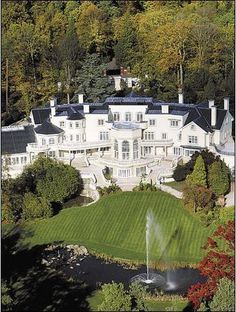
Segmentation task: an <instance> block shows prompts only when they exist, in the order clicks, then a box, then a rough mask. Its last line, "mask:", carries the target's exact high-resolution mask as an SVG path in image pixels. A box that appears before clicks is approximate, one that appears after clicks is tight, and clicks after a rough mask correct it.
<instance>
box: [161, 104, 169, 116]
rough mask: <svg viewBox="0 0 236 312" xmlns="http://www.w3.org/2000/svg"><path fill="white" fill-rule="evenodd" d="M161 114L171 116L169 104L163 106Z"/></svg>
mask: <svg viewBox="0 0 236 312" xmlns="http://www.w3.org/2000/svg"><path fill="white" fill-rule="evenodd" d="M161 113H162V114H169V105H168V104H164V105H161Z"/></svg>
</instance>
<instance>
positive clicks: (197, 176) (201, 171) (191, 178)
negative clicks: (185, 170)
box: [186, 155, 207, 186]
mask: <svg viewBox="0 0 236 312" xmlns="http://www.w3.org/2000/svg"><path fill="white" fill-rule="evenodd" d="M186 181H187V183H188V184H190V185H198V186H207V181H206V169H205V163H204V160H203V158H202V156H201V155H199V156H198V158H197V160H196V162H195V165H194V169H193V172H192V173H191V174H190V175H188V176H187V179H186Z"/></svg>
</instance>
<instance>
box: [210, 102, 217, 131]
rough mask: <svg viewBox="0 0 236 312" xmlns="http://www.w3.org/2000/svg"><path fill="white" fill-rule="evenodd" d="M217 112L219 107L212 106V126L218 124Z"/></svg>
mask: <svg viewBox="0 0 236 312" xmlns="http://www.w3.org/2000/svg"><path fill="white" fill-rule="evenodd" d="M216 113H217V107H216V106H211V126H212V127H215V125H216Z"/></svg>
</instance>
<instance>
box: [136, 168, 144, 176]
mask: <svg viewBox="0 0 236 312" xmlns="http://www.w3.org/2000/svg"><path fill="white" fill-rule="evenodd" d="M142 174H146V167H140V168H136V177H140V176H142Z"/></svg>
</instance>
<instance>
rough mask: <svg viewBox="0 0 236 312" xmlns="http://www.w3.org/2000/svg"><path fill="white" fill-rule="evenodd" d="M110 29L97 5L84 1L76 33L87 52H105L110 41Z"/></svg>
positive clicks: (79, 13)
mask: <svg viewBox="0 0 236 312" xmlns="http://www.w3.org/2000/svg"><path fill="white" fill-rule="evenodd" d="M110 29H111V28H110V27H109V26H108V25H107V23H106V17H105V16H104V14H103V12H102V10H100V9H99V8H98V7H97V6H96V5H95V4H93V3H92V2H90V1H84V2H83V3H82V4H81V5H80V8H79V12H78V16H77V22H76V31H77V35H78V38H79V41H80V43H81V45H82V46H83V47H84V48H85V50H86V51H87V52H90V53H91V52H92V53H94V52H97V53H102V52H105V50H106V45H107V43H108V41H109V40H110Z"/></svg>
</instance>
